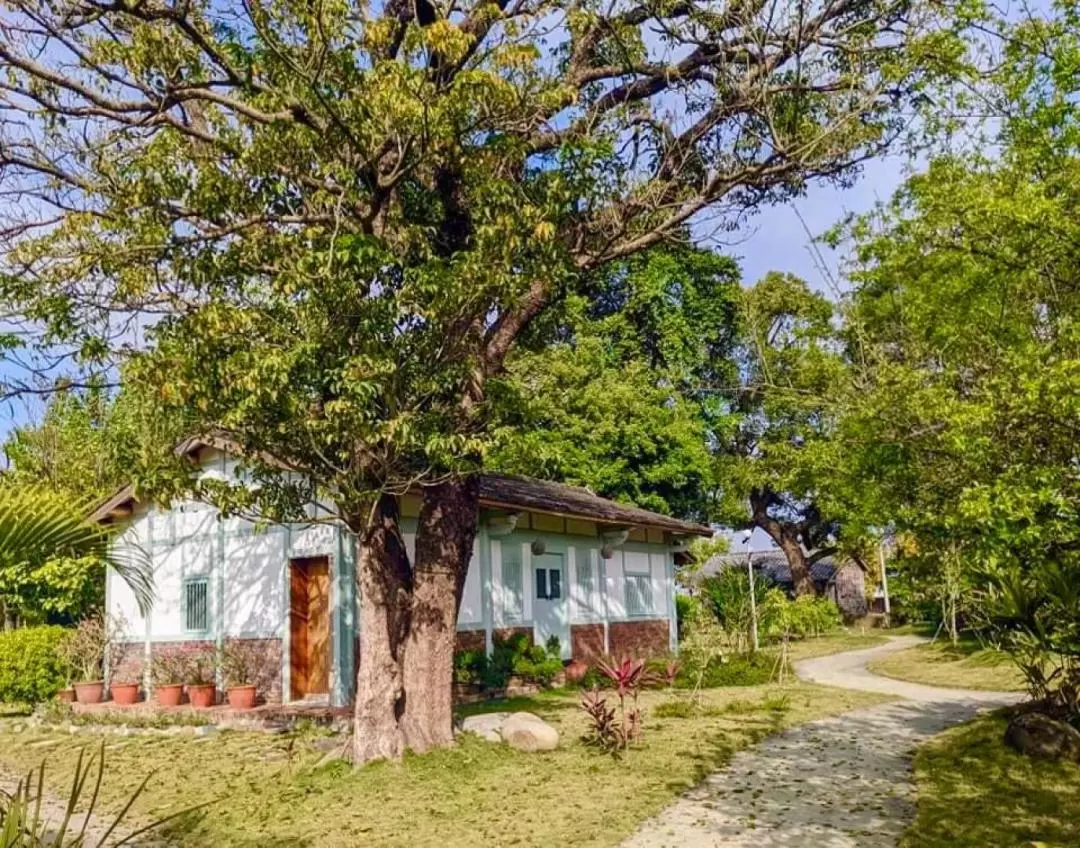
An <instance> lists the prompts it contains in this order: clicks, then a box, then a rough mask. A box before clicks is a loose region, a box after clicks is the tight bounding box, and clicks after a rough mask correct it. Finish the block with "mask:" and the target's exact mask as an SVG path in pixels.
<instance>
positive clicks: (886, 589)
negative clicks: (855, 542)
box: [878, 541, 891, 627]
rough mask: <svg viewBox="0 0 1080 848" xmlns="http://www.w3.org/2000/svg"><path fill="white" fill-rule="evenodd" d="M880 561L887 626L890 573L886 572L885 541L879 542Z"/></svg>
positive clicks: (886, 623)
mask: <svg viewBox="0 0 1080 848" xmlns="http://www.w3.org/2000/svg"><path fill="white" fill-rule="evenodd" d="M878 562H879V563H880V564H881V591H882V594H883V595H884V596H885V626H886V627H888V626H889V617H890V612H891V610H890V608H889V575H888V574H886V573H885V542H884V541H882V542H879V543H878Z"/></svg>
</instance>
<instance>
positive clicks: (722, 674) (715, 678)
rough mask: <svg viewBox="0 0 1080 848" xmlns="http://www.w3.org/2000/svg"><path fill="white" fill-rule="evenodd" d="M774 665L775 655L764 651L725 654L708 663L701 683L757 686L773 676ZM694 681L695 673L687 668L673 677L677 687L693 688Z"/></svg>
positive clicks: (707, 686) (708, 685)
mask: <svg viewBox="0 0 1080 848" xmlns="http://www.w3.org/2000/svg"><path fill="white" fill-rule="evenodd" d="M775 666H776V657H775V656H773V655H772V654H768V653H764V652H759V653H756V654H735V655H731V656H726V657H724V658H722V659H716V660H713V661H712V662H710V663H709V665H708V667H707V668H706V669H705V674H704V676H703V677H702V681H701V685H702V687H703V688H705V689H712V688H715V687H718V686H759V685H761V684H763V683H768V682H769V681H770V680H771V679H772V678H773V673H774V671H775V670H776V669H775ZM696 683H697V675H696V673H693V672H691V671H689V670H688V671H681V672H680V673H679V676H678V677H677V678H676V679H675V686H676V687H677V688H679V689H693V688H694V685H695V684H696Z"/></svg>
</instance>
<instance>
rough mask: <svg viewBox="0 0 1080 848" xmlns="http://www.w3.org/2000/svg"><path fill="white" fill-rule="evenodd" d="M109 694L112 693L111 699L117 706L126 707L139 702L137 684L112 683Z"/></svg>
mask: <svg viewBox="0 0 1080 848" xmlns="http://www.w3.org/2000/svg"><path fill="white" fill-rule="evenodd" d="M109 692H111V693H112V699H113V701H114V702H115V703H117V704H123V705H125V706H126V705H128V704H134V703H135V702H136V701H138V700H139V684H138V683H113V684H112V685H111V686H110V687H109Z"/></svg>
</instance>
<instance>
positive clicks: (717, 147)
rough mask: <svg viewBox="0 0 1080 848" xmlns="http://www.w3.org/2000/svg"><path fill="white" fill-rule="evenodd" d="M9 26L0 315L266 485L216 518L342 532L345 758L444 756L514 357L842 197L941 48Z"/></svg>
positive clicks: (609, 11)
mask: <svg viewBox="0 0 1080 848" xmlns="http://www.w3.org/2000/svg"><path fill="white" fill-rule="evenodd" d="M3 9H4V12H3V14H2V16H0V62H2V63H3V64H4V66H5V71H6V73H5V75H4V77H3V79H0V97H2V105H3V110H2V113H0V114H2V117H0V122H2V123H0V168H3V174H4V184H5V192H6V195H7V198H8V199H9V200H11V201H13V203H12V205H11V207H10V208H11V209H14V210H16V211H13V212H9V213H8V214H9V219H8V220H7V221H5V222H4V226H3V228H2V230H0V233H2V235H3V238H4V244H3V254H2V255H3V262H2V265H0V296H2V298H3V300H4V301H5V302H6V311H7V312H8V313H11V312H17V313H20V314H22V315H24V316H25V317H26V318H27V320H28V321H29V322H31V327H30V329H33V330H38V331H40V332H39V340H40V342H41V343H42V344H43V345H46V346H47V347H48V349H49V350H51V351H57V350H58V349H59V350H62V351H63V350H66V351H68V352H70V353H71V355H72V357H73V358H74V359H75V360H76V361H77V362H78V363H80V364H82V365H84V366H88V367H89V366H93V365H94V364H95V363H99V362H104V361H105V360H107V359H108V358H109V356H110V355H111V354H116V353H120V354H133V356H134V358H133V361H132V362H131V363H130V366H129V369H130V370H129V371H128V372H127V375H128V378H129V379H130V381H131V384H132V386H133V387H137V390H139V391H141V392H142V393H143V395H144V396H145V397H147V398H150V399H152V400H153V401H154V402H155V403H157V404H158V407H159V412H160V414H161V416H162V417H163V418H166V419H169V418H175V417H178V416H180V415H190V416H193V417H194V418H195V420H197V421H198V423H199V424H200V425H201V426H202V427H204V428H217V429H221V430H224V431H226V432H227V433H228V434H230V436H231V437H232V438H233V439H235V440H236V441H237V442H238V443H239V444H240V446H241V448H242V450H243V452H244V454H245V455H246V456H247V457H249V463H250V470H251V473H252V474H253V475H255V476H257V477H258V478H259V479H260V480H261V482H262V485H261V486H259V487H257V488H255V489H251V488H245V487H242V486H237V487H234V488H233V489H231V490H229V491H225V490H220V489H219V490H218V491H217V492H216V495H217V497H218V500H219V503H221V504H222V505H223V506H224V507H225V508H230V507H233V506H235V505H236V504H237V503H240V502H249V501H251V500H252V499H255V500H260V501H262V506H263V508H264V509H265V510H266V512H267V514H268V516H269V517H270V518H272V519H273V518H278V517H281V516H282V515H283V514H284V513H286V512H288V511H289V509H293V508H295V506H296V505H297V504H299V503H302V502H303V501H304V500H305V499H306V497H307V496H308V495H309V494H310V492H311V490H312V489H318V490H319V491H320V492H321V493H322V494H323V495H324V496H325V498H326V499H328V500H329V501H331V502H332V503H333V504H334V506H335V508H336V509H337V511H338V513H339V515H340V517H341V519H342V520H344V521H345V522H346V523H347V524H348V526H349V527H350V528H351V529H352V530H353V531H354V532H355V533H356V534H357V536H358V538H359V542H360V550H359V556H358V561H359V562H358V579H359V585H360V592H361V596H362V603H361V615H360V618H361V629H362V631H363V634H364V643H363V647H362V651H361V662H360V671H359V676H358V681H357V699H356V734H355V757H356V759H357V760H358V761H360V762H364V761H367V760H370V759H374V758H380V757H389V758H397V757H400V756H401V754H402V752H403V750H404V749H405V748H406V747H409V748H412V749H414V750H417V751H424V750H427V749H429V748H431V747H433V746H438V745H448V744H451V742H452V740H453V728H452V714H451V687H450V683H451V674H452V653H453V643H454V639H453V635H454V630H455V622H456V617H457V608H458V604H459V602H460V596H461V591H462V587H463V584H464V579H465V573H466V568H467V563H468V559H469V554H470V551H471V548H472V543H473V536H474V533H475V530H476V524H477V514H478V506H477V493H476V483H475V478H474V476H472V472H474V471H475V470H477V469H478V468H480V467H481V466H482V464H483V458H484V453H485V450H486V448H487V446H488V444H489V440H490V430H491V427H492V425H493V423H495V422H497V421H500V420H503V418H504V416H503V415H502V413H501V411H500V410H498V409H497V408H496V407H497V403H498V397H499V393H498V392H495V391H493V390H492V389H493V384H495V383H497V382H498V381H500V380H501V379H503V375H504V369H505V367H506V364H507V358H508V356H509V355H510V353H511V352H512V351H513V349H514V348H515V345H516V344H517V342H518V340H519V339H520V338H521V337H522V335H523V334H527V333H528V332H530V329H531V327H532V325H533V324H534V323H535V322H537V321H538V320H542V319H543V317H544V316H545V314H546V313H547V312H548V311H549V310H551V309H553V308H556V307H557V306H558V304H560V303H561V302H562V301H563V300H564V299H565V298H566V297H567V296H568V295H569V294H572V293H575V292H578V291H581V290H582V289H581V284H582V282H583V281H585V280H586V279H588V277H589V275H590V274H591V273H592V272H594V271H596V270H598V269H600V268H602V267H603V266H605V265H606V264H608V263H611V262H613V261H617V260H619V259H623V258H625V257H629V256H632V255H634V254H636V253H639V252H641V251H643V250H645V249H647V248H649V247H652V246H655V245H658V244H661V243H663V242H665V241H667V240H670V239H673V238H676V237H677V236H678V235H679V234H680V233H681V232H683V229H684V227H685V226H686V225H688V224H694V225H696V226H709V222H708V220H706V219H705V217H703V216H706V215H708V216H712V218H711V220H712V221H713V225H715V226H732V225H734V224H735V223H736V222H737V221H738V220H739V217H740V216H741V215H743V214H744V213H746V212H747V211H748V210H751V209H753V208H754V207H755V206H757V205H758V204H761V203H764V202H769V201H775V200H781V199H783V198H785V197H789V196H791V195H792V194H795V193H798V192H800V191H801V190H802V189H803V188H804V187H805V186H806V185H807V183H808V182H810V181H813V180H819V179H835V180H847V179H850V178H851V177H852V175H853V170H854V169H855V168H856V166H857V165H858V163H859V162H861V161H862V160H864V159H865V158H866V157H868V156H872V155H874V154H876V153H877V152H878V151H880V150H881V149H882V148H883V147H884V146H886V145H887V144H888V143H889V142H890V141H892V140H893V139H894V138H896V137H897V135H898V134H899V133H901V132H902V131H903V130H904V128H905V127H906V126H907V122H908V121H909V109H910V108H911V106H912V104H913V103H917V102H919V98H920V95H921V93H922V92H923V91H924V90H925V87H926V86H927V85H928V84H929V83H930V82H932V77H933V74H934V73H936V72H938V71H941V70H948V69H950V68H951V65H952V63H953V61H954V59H955V57H956V56H957V54H958V51H959V48H958V46H957V42H956V41H955V40H952V39H951V38H950V36H949V33H948V31H947V30H945V29H943V25H944V26H948V24H949V22H948V21H943V20H942V18H941V15H942V14H944V13H946V12H947V11H948V4H942V3H938V2H930V0H812V2H804V1H803V0H781V2H778V3H772V4H768V5H762V4H757V3H750V4H747V3H737V2H732V3H728V2H689V3H666V2H652V0H647V2H643V3H636V2H631V3H628V4H622V5H617V6H615V7H612V6H610V5H609V4H599V3H595V2H591V0H586V2H573V3H563V2H560V0H514V2H506V3H504V2H501V1H500V0H475V2H472V1H471V0H466V2H454V3H446V4H442V3H439V4H433V3H431V2H429V0H414V2H408V0H406V2H389V3H385V4H371V5H369V4H366V3H362V2H350V0H342V1H341V2H338V3H329V4H327V3H321V2H316V3H310V2H302V3H301V2H295V0H283V2H278V3H273V4H264V3H262V2H251V3H245V4H243V5H229V4H225V5H222V4H213V3H207V2H177V3H169V2H163V0H137V2H116V3H112V2H96V0H70V2H65V3H63V4H61V5H49V4H41V3H40V2H37V0H3ZM586 296H587V295H586ZM4 341H5V343H7V344H9V345H10V344H15V343H17V342H18V341H19V339H18V338H9V339H5V340H4ZM265 456H272V457H274V458H275V463H274V464H268V463H264V462H262V461H261V458H262V457H265ZM282 466H283V467H284V469H285V470H287V471H288V472H290V473H289V474H283V473H282V470H283V469H282ZM415 487H422V489H423V505H422V509H421V515H420V519H419V528H418V534H417V542H416V558H415V561H414V562H410V561H409V560H408V558H407V557H406V554H405V549H404V546H403V545H402V543H401V535H400V530H399V519H398V512H397V501H396V497H395V496H396V495H398V494H400V493H401V492H402V491H404V490H406V489H408V488H415ZM230 499H231V500H230Z"/></svg>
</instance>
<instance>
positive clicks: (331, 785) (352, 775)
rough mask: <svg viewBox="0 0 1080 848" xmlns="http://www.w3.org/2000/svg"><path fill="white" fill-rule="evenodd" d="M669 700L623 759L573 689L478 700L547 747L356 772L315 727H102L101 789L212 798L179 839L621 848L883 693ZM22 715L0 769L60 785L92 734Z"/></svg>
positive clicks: (108, 796) (463, 751)
mask: <svg viewBox="0 0 1080 848" xmlns="http://www.w3.org/2000/svg"><path fill="white" fill-rule="evenodd" d="M674 697H675V696H673V695H671V694H669V693H667V692H649V693H646V695H645V696H644V698H643V702H644V703H643V705H644V706H645V708H646V736H645V739H644V742H643V743H642V745H641V746H640V747H638V748H636V749H634V750H631V751H630V752H629V753H628V754H627V755H626V756H625V757H624V758H623V759H621V760H615V759H613V758H611V757H610V756H605V755H603V754H600V753H597V752H596V751H594V750H592V749H589V748H586V747H585V746H584V745H583V744H582V743H581V742H580V741H579V738H580V735H581V733H582V731H583V729H584V723H583V720H582V719H583V715H582V713H581V711H580V710H579V709H578V707H577V703H578V696H577V695H576V694H571V693H566V692H555V693H546V694H544V695H543V696H541V697H538V698H535V699H526V700H521V699H518V700H516V701H515V702H514V703H512V704H509V705H498V704H489V705H485V706H486V708H487V709H507V708H509V709H529V710H532V711H534V712H536V713H538V714H539V715H541V716H543V717H544V718H546V719H547V720H549V721H550V722H551V723H552V724H554V725H555V726H556V727H558V729H559V731H560V733H561V735H562V741H561V745H560V749H559V750H557V751H554V752H551V753H549V754H523V753H519V752H516V751H513V750H511V749H509V748H507V747H505V746H502V745H492V744H489V743H486V742H483V741H481V740H479V739H478V738H476V737H472V736H471V735H469V736H465V737H462V740H461V743H460V744H459V745H458V746H457V747H456V748H454V749H451V750H446V751H438V752H435V753H432V754H429V755H427V756H424V757H409V758H407V759H406V760H405V762H404V763H402V764H400V765H393V764H377V765H374V766H370V767H368V768H365V769H360V770H353V769H352V768H351V767H349V766H348V765H346V764H344V763H341V762H333V763H331V764H329V765H326V766H323V767H321V768H316V767H315V766H316V763H317V762H318V761H319V759H320V758H321V756H322V754H321V752H320V751H319V750H318V749H317V748H316V747H315V744H314V743H315V742H316V740H317V738H318V737H317V736H316V735H315V734H312V733H308V734H303V733H298V734H291V735H284V736H271V735H266V734H255V733H239V732H222V733H219V734H214V735H210V736H205V737H189V736H163V735H153V736H147V735H138V736H137V735H132V736H107V737H105V738H106V740H107V751H106V757H107V761H108V769H107V774H106V779H105V783H104V786H103V789H102V797H103V801H104V804H105V809H111V810H116V809H118V808H119V807H120V806H122V804H123V803H124V802H125V801H126V800H127V798H128V797H129V796H130V794H131V792H132V791H133V790H134V789H135V787H136V786H137V784H138V783H139V782H140V781H141V780H142V779H143V777H145V775H146V774H147V772H149V771H151V770H156V771H155V774H154V776H153V777H152V778H151V780H150V782H149V783H148V785H147V788H146V791H145V792H144V794H143V795H142V796H141V797H140V798H139V799H138V800H137V801H136V803H135V807H134V812H135V814H136V815H137V816H138V817H139V818H140V819H142V820H149V819H152V818H154V817H156V816H162V815H165V814H167V813H169V812H171V811H176V810H178V809H184V808H187V807H190V806H193V805H195V804H201V803H206V802H215V803H213V804H212V805H211V806H210V807H208V808H206V809H205V810H204V811H201V812H200V813H198V814H193V815H192V816H191V817H190V818H188V819H187V820H184V821H181V822H179V823H178V824H176V825H175V826H171V827H170V829H169V830H168V831H166V832H167V833H168V835H169V836H170V838H171V840H172V841H173V843H174V844H182V845H224V844H227V845H231V846H252V848H254V846H275V845H319V846H338V845H358V844H365V845H379V846H428V845H439V846H458V845H461V846H466V845H467V846H477V845H496V844H497V845H517V846H529V845H536V846H550V845H567V844H574V845H615V844H617V843H618V842H619V841H620V840H621V839H622V838H623V837H625V836H626V835H627V834H629V833H630V832H631V831H632V830H633V829H634V827H635V826H636V825H637V823H638V822H640V821H641V820H642V819H644V818H646V817H648V816H649V815H651V814H653V813H656V812H657V811H659V810H660V809H661V808H662V807H664V806H665V805H666V804H668V803H669V802H670V801H671V800H672V799H673V798H674V797H675V796H676V795H678V794H679V793H681V792H683V791H684V790H686V789H687V788H689V787H691V786H693V785H694V784H696V783H697V782H699V781H700V780H701V779H702V778H703V777H704V776H705V775H706V774H708V773H709V772H711V771H712V770H714V769H716V768H717V767H719V766H721V765H722V764H723V763H724V762H726V761H727V760H728V759H729V758H730V757H731V755H732V754H733V753H734V752H735V751H737V750H738V749H740V748H743V747H745V746H747V745H749V744H751V743H753V742H754V741H756V740H758V739H760V738H761V737H763V736H765V735H767V734H769V733H773V732H776V731H777V730H780V729H782V728H785V727H788V726H791V725H793V724H797V723H800V722H805V721H810V720H812V719H816V718H820V717H822V716H826V715H830V714H834V713H839V712H843V711H846V710H849V709H853V708H856V707H860V706H866V705H869V704H874V703H880V702H881V701H882V700H884V699H883V698H882V697H881V696H877V695H873V694H869V693H862V692H849V691H845V690H838V689H828V688H825V687H820V686H813V685H809V684H796V685H793V686H789V687H787V688H785V689H783V690H781V689H780V688H779V687H776V686H758V687H741V688H728V689H715V690H709V691H707V692H705V693H704V706H705V709H704V710H703V711H701V712H700V713H697V714H694V715H691V716H689V717H686V718H682V717H671V718H657V717H654V716H653V715H652V712H653V711H654V710H655V709H656V707H658V706H659V705H660V704H663V703H665V702H668V701H671V700H673V698H674ZM473 711H474V712H475V711H478V710H475V709H474V710H473ZM15 723H16V721H15V720H9V721H6V722H0V767H3V768H4V769H5V770H7V771H9V772H11V771H16V770H18V771H24V770H27V769H29V768H31V767H34V766H36V765H38V764H39V763H40V762H41V761H42V759H43V758H47V760H48V764H47V772H46V779H47V782H48V784H49V785H50V786H51V787H52V788H53V789H54V790H55V791H56V792H57V793H58V794H62V793H63V791H64V787H65V785H66V784H67V783H68V782H69V780H70V775H71V769H72V766H73V762H74V758H75V755H76V753H77V751H78V749H79V747H80V746H84V745H89V746H94V745H95V744H97V743H98V738H97V737H94V736H92V735H90V734H88V733H83V734H79V735H76V736H72V735H70V734H68V733H66V732H63V733H58V732H56V731H52V732H45V731H42V730H40V729H38V728H29V727H28V728H25V729H23V730H22V731H21V732H13V730H12V726H13V725H14V724H15Z"/></svg>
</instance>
